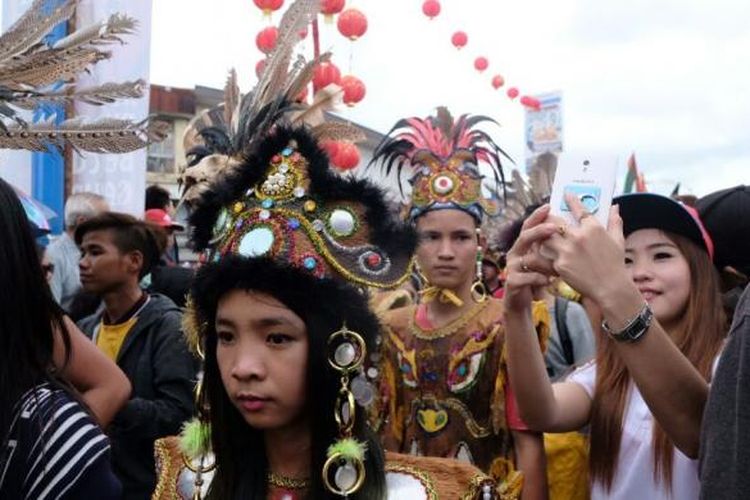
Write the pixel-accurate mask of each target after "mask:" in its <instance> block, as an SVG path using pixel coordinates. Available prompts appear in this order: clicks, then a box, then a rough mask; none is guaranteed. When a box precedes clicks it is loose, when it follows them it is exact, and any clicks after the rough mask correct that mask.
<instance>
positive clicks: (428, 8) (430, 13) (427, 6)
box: [422, 0, 440, 21]
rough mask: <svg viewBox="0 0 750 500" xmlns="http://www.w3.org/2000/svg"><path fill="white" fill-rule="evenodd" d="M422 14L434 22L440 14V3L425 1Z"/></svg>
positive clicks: (430, 0)
mask: <svg viewBox="0 0 750 500" xmlns="http://www.w3.org/2000/svg"><path fill="white" fill-rule="evenodd" d="M422 12H423V13H424V15H425V16H427V17H429V18H430V21H432V20H433V19H435V18H436V17H437V16H438V15H439V14H440V2H438V0H425V2H424V3H423V4H422Z"/></svg>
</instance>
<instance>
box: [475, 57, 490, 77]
mask: <svg viewBox="0 0 750 500" xmlns="http://www.w3.org/2000/svg"><path fill="white" fill-rule="evenodd" d="M489 65H490V62H489V61H488V60H487V58H486V57H477V58H476V59H474V68H475V69H476V70H477V71H479V72H480V73H481V72H482V71H484V70H486V69H487V68H488V67H489Z"/></svg>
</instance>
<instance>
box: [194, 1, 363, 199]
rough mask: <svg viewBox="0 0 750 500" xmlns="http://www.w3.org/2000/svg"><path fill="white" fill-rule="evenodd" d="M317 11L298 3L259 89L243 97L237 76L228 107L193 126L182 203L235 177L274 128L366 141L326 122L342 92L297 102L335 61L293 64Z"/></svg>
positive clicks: (327, 91) (231, 81)
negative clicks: (222, 178) (323, 68)
mask: <svg viewBox="0 0 750 500" xmlns="http://www.w3.org/2000/svg"><path fill="white" fill-rule="evenodd" d="M318 10H319V2H318V0H296V1H295V2H293V3H292V4H291V5H290V7H289V9H288V10H287V11H286V12H285V13H284V16H283V17H282V19H281V24H280V28H279V37H278V42H277V45H276V49H275V51H274V52H273V54H271V56H270V58H269V59H268V61H267V62H266V65H265V68H264V70H263V73H262V74H261V76H260V79H259V81H258V84H257V85H256V86H255V88H254V89H253V90H252V91H251V92H250V93H249V94H247V95H245V96H244V97H240V92H239V89H238V88H237V79H236V75H235V74H234V70H232V72H231V73H230V75H229V78H228V80H227V85H226V87H225V89H224V102H223V103H222V104H221V105H219V106H218V107H216V108H213V109H211V110H207V111H204V112H202V113H201V114H200V115H198V116H196V117H195V118H193V119H192V120H191V122H190V124H189V125H188V127H187V129H186V130H185V135H184V136H183V144H184V145H185V151H186V153H185V154H186V157H187V166H186V168H184V169H183V171H182V174H181V179H180V180H181V183H182V184H183V195H182V200H181V203H186V204H188V205H190V204H192V203H193V202H195V201H196V200H198V199H199V198H200V197H201V195H202V194H203V193H204V192H205V191H206V190H207V189H208V185H209V184H210V183H212V182H214V181H216V180H217V179H218V178H219V177H220V176H225V175H231V174H232V172H233V170H235V169H237V168H239V167H240V166H241V165H242V161H241V158H242V157H243V156H246V155H248V154H251V153H252V152H253V151H254V150H255V149H256V148H257V147H258V144H259V143H260V141H261V140H262V139H264V138H265V136H266V135H267V133H268V131H269V130H271V128H272V127H274V126H278V125H289V126H293V127H295V126H307V127H309V130H310V133H311V135H312V136H313V138H314V139H316V140H318V141H324V140H347V141H351V142H359V141H362V140H364V138H365V136H364V133H363V132H362V131H361V130H360V129H359V128H357V127H355V126H353V125H349V124H345V123H326V122H325V112H326V111H328V110H330V109H332V108H333V107H335V106H336V105H337V104H338V103H339V102H340V101H341V98H342V95H343V91H342V89H341V88H340V87H338V86H336V85H329V86H328V87H326V88H324V89H321V90H319V91H318V92H317V93H316V94H315V96H314V97H313V102H312V104H310V105H306V104H301V103H298V102H297V96H299V94H300V93H301V92H302V90H304V89H305V88H306V87H307V86H308V85H309V84H310V82H311V81H312V78H313V73H314V70H315V68H316V67H317V66H318V65H319V64H320V63H322V62H325V61H328V60H329V59H330V57H331V54H330V53H324V54H322V55H320V56H319V57H317V58H315V59H313V60H312V61H309V62H307V61H305V59H304V57H302V56H301V55H298V56H297V58H296V60H295V61H294V63H292V56H293V51H294V47H295V45H296V44H297V43H298V42H299V31H300V30H301V29H302V28H304V27H305V26H307V24H309V23H310V21H311V20H312V18H313V17H314V16H315V15H316V14H317V12H318Z"/></svg>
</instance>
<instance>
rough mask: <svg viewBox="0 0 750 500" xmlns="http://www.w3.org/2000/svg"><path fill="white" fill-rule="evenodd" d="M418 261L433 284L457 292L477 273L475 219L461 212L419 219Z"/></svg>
mask: <svg viewBox="0 0 750 500" xmlns="http://www.w3.org/2000/svg"><path fill="white" fill-rule="evenodd" d="M417 233H418V234H419V246H418V247H417V260H418V262H419V267H420V268H421V269H422V272H424V274H425V275H426V276H427V279H428V280H429V281H430V284H432V285H435V286H439V287H441V288H448V289H451V290H458V289H460V288H461V287H462V286H465V285H466V284H467V283H471V282H472V280H473V279H474V276H475V273H476V257H477V237H476V224H475V222H474V218H473V217H472V216H471V215H469V214H467V213H466V212H464V211H462V210H455V209H445V210H432V211H430V212H427V213H426V214H424V215H422V216H420V217H419V218H418V219H417Z"/></svg>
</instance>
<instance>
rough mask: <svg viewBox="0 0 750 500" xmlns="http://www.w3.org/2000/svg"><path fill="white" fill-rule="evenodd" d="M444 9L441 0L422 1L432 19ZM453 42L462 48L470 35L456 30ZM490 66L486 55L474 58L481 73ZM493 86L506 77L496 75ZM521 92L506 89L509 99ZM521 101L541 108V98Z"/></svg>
mask: <svg viewBox="0 0 750 500" xmlns="http://www.w3.org/2000/svg"><path fill="white" fill-rule="evenodd" d="M441 10H442V7H441V5H440V2H439V0H425V1H424V2H423V3H422V13H423V14H424V15H425V16H427V17H428V18H429V19H430V20H432V19H434V18H435V17H437V16H438V15H439V14H440V12H441ZM451 43H452V44H453V46H454V47H455V48H456V49H458V50H461V49H463V48H464V47H466V45H467V44H468V43H469V36H468V35H467V34H466V32H464V31H460V30H459V31H455V32H454V33H453V35H452V36H451ZM487 68H489V60H488V59H487V58H486V57H484V56H479V57H476V58H475V59H474V69H476V70H477V71H478V72H479V73H484V72H485V71H486V70H487ZM491 84H492V88H494V89H495V90H498V89H500V88H501V87H502V86H503V85H505V78H503V76H502V75H498V74H496V75H494V76H493V77H492V80H491ZM519 94H520V91H519V90H518V88H516V87H510V88H509V89H508V90H507V91H506V95H507V96H508V98H509V99H511V100H513V99H515V98H516V97H518V95H519ZM519 102H520V103H521V104H522V105H523V106H526V107H528V108H532V109H536V110H539V109H540V108H541V102H540V101H539V99H537V98H535V97H532V96H527V95H524V96H522V97H521V99H520V100H519Z"/></svg>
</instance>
